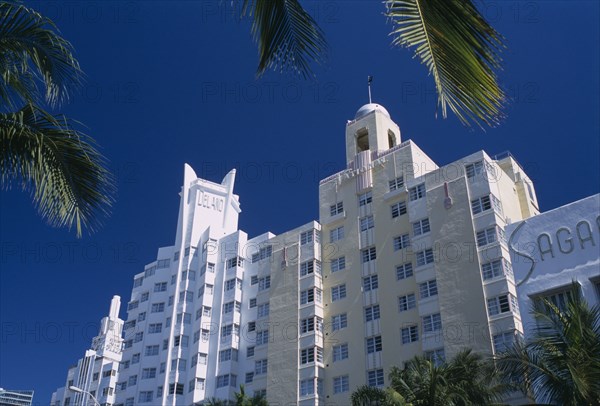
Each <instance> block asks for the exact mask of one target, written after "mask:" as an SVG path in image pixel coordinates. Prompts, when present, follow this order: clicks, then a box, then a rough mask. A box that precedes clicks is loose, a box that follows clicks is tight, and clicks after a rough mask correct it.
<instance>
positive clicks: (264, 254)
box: [252, 245, 273, 263]
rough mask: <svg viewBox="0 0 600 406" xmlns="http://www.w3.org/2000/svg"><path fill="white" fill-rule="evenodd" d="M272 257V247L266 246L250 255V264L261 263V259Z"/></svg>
mask: <svg viewBox="0 0 600 406" xmlns="http://www.w3.org/2000/svg"><path fill="white" fill-rule="evenodd" d="M271 255H273V246H271V245H267V246H266V247H263V248H261V249H260V250H259V251H258V252H257V253H255V254H253V255H252V263H255V262H258V261H262V260H263V259H266V258H270V257H271Z"/></svg>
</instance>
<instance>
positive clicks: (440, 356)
mask: <svg viewBox="0 0 600 406" xmlns="http://www.w3.org/2000/svg"><path fill="white" fill-rule="evenodd" d="M423 356H424V357H425V358H426V359H428V360H429V361H431V362H433V365H435V366H436V367H437V366H440V365H442V364H443V363H444V362H446V353H445V351H444V349H443V348H438V349H435V350H431V351H425V353H424V354H423Z"/></svg>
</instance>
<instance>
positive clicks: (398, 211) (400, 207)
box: [391, 202, 406, 219]
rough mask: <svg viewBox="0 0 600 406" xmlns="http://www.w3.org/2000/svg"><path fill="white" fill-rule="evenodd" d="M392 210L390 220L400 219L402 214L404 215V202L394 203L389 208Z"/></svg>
mask: <svg viewBox="0 0 600 406" xmlns="http://www.w3.org/2000/svg"><path fill="white" fill-rule="evenodd" d="M391 208H392V218H393V219H394V218H396V217H400V216H402V215H403V214H406V202H398V203H394V204H392V206H391Z"/></svg>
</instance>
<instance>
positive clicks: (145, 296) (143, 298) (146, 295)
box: [140, 292, 150, 302]
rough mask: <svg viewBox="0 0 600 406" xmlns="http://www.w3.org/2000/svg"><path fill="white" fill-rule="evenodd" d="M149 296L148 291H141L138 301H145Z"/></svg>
mask: <svg viewBox="0 0 600 406" xmlns="http://www.w3.org/2000/svg"><path fill="white" fill-rule="evenodd" d="M149 297H150V293H148V292H144V293H142V298H141V299H140V302H146V301H148V298H149Z"/></svg>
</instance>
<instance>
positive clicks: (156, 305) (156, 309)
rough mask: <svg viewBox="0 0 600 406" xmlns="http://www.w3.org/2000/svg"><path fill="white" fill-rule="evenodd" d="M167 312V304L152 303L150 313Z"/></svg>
mask: <svg viewBox="0 0 600 406" xmlns="http://www.w3.org/2000/svg"><path fill="white" fill-rule="evenodd" d="M164 311H165V303H164V302H162V303H152V307H151V308H150V313H160V312H164Z"/></svg>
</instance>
